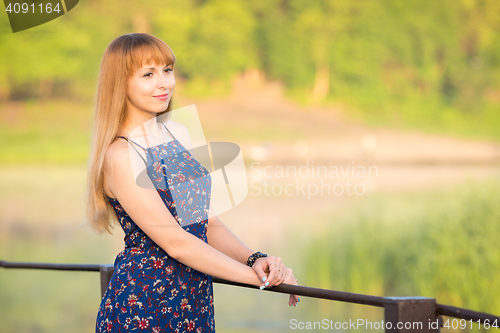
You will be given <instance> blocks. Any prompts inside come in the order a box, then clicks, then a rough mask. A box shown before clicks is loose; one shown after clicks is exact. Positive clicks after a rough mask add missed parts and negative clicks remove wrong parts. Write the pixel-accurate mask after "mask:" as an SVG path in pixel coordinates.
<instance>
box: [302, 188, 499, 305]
mask: <svg viewBox="0 0 500 333" xmlns="http://www.w3.org/2000/svg"><path fill="white" fill-rule="evenodd" d="M499 185H500V183H499V181H498V180H490V181H483V182H477V183H475V182H473V181H469V182H466V183H464V184H461V185H458V186H457V185H456V186H455V187H454V188H451V189H448V190H436V191H432V192H431V191H426V192H422V193H407V194H404V195H397V196H396V195H394V194H387V195H379V196H376V197H371V198H367V199H364V200H361V201H360V202H358V203H356V204H355V205H356V208H355V209H352V207H349V208H348V209H345V210H342V211H336V212H335V213H334V214H331V215H329V216H328V217H325V218H324V220H323V222H324V225H325V228H326V229H325V230H323V231H322V232H321V233H318V235H317V237H314V239H312V240H311V242H310V243H309V244H308V245H307V246H306V247H305V254H304V258H307V260H304V262H305V264H306V267H304V272H306V273H307V281H305V283H306V284H307V285H309V286H315V287H320V288H328V289H335V290H343V291H349V292H356V293H364V294H372V295H379V296H424V297H433V298H436V299H437V301H438V303H441V304H449V305H453V306H458V307H465V308H469V309H473V310H476V311H485V312H489V313H494V314H498V313H499V312H500V301H499V300H498V298H495V297H491V296H492V295H497V294H498V293H500V287H499V286H498V283H496V282H495V281H496V277H497V275H498V272H499V271H500V250H499V249H498V246H497V243H498V234H499V233H500V224H499V223H498V221H499V218H500V206H498V202H499V200H500V190H499V188H500V187H499Z"/></svg>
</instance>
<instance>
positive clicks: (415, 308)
mask: <svg viewBox="0 0 500 333" xmlns="http://www.w3.org/2000/svg"><path fill="white" fill-rule="evenodd" d="M0 267H3V268H29V269H49V270H65V271H68V270H69V271H91V272H99V274H100V278H101V297H102V296H104V293H105V291H106V289H107V288H108V284H109V281H110V279H111V276H112V275H113V272H114V268H113V265H92V264H51V263H29V262H8V261H3V260H0ZM213 282H215V283H221V284H228V285H233V286H239V287H245V288H252V289H259V287H257V286H253V285H249V284H245V283H238V282H233V281H228V280H224V279H220V278H216V277H213ZM264 290H267V291H271V292H276V293H283V294H294V295H298V296H306V297H311V298H319V299H328V300H332V301H340V302H347V303H356V304H364V305H370V306H376V307H381V308H384V320H385V326H384V327H383V328H384V329H385V332H391V333H392V332H398V333H399V332H417V331H418V332H419V333H420V332H421V333H427V332H439V331H440V328H441V327H443V318H442V316H448V317H453V318H458V319H464V320H466V321H469V322H470V324H471V325H472V323H473V322H474V323H478V324H479V325H481V326H483V327H484V324H485V323H488V326H491V325H494V324H496V325H497V326H500V317H498V316H494V315H492V314H488V313H483V312H476V311H472V310H468V309H463V308H458V307H454V306H449V305H443V304H438V303H437V302H436V299H435V298H427V297H381V296H371V295H364V294H356V293H350V292H345V291H337V290H329V289H320V288H311V287H305V286H294V285H288V284H281V285H278V286H274V287H271V288H266V289H264ZM418 323H420V324H421V325H420V326H419V325H418ZM408 324H409V325H408ZM415 325H416V327H415ZM468 327H470V326H468ZM342 328H343V329H347V328H348V327H345V328H344V327H342ZM471 328H472V327H471Z"/></svg>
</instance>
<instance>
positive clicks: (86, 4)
mask: <svg viewBox="0 0 500 333" xmlns="http://www.w3.org/2000/svg"><path fill="white" fill-rule="evenodd" d="M130 32H147V33H151V34H154V35H156V36H157V37H159V38H161V39H162V40H164V41H165V42H166V43H167V44H169V45H170V46H171V48H172V49H173V51H174V53H175V55H176V57H177V62H176V67H175V76H176V80H177V86H176V91H175V93H174V97H173V100H174V108H180V107H183V106H186V105H191V104H195V105H196V108H197V110H198V113H199V116H200V119H201V123H202V126H203V129H204V133H205V137H206V139H207V141H227V142H234V143H236V144H238V145H239V146H240V147H241V149H242V153H243V158H244V160H245V164H246V167H247V176H248V184H249V193H248V196H247V198H246V199H245V200H244V201H243V202H242V203H241V204H240V205H238V206H236V207H235V208H233V209H232V210H230V211H228V212H225V213H223V214H221V215H220V219H221V220H222V221H223V222H224V223H225V224H226V225H227V226H228V227H229V228H230V229H231V230H232V231H233V232H234V233H235V234H236V235H237V236H238V237H239V238H240V239H241V240H242V241H243V242H244V243H245V244H247V245H248V246H249V247H250V248H251V249H253V250H254V251H261V252H264V253H268V254H272V255H275V256H280V257H281V258H282V260H283V262H284V263H285V265H287V266H290V267H292V269H293V271H294V274H295V276H296V277H297V279H298V280H299V281H300V285H306V286H310V287H318V288H326V289H335V290H341V291H348V292H355V293H364V294H370V295H377V296H425V297H433V298H436V299H437V301H438V303H441V304H448V305H453V306H458V307H465V308H469V309H471V310H476V311H484V312H488V313H492V314H496V315H500V298H499V297H498V295H499V294H500V285H499V284H498V283H495V282H496V281H497V278H498V275H499V273H500V249H499V247H498V239H499V232H500V225H499V219H500V206H499V205H498V202H499V201H500V168H499V165H500V144H499V143H500V113H499V111H500V109H499V107H500V34H499V32H500V2H499V1H497V0H441V1H431V0H420V1H400V0H369V1H368V0H358V1H348V0H330V1H314V2H312V1H306V0H267V1H264V0H254V1H251V2H246V1H242V0H231V1H222V0H185V1H166V0H162V1H159V0H150V1H131V0H122V1H115V0H109V1H97V0H87V1H81V2H80V3H79V4H78V5H77V6H76V7H75V8H74V9H72V10H71V11H70V12H68V13H67V14H65V15H64V16H62V17H60V18H58V19H56V20H53V21H50V22H48V23H46V24H43V25H41V26H38V27H35V28H32V29H29V30H25V31H21V32H18V33H15V34H13V33H12V31H11V30H10V26H9V21H8V18H7V14H6V13H5V12H4V14H0V143H1V144H0V260H8V261H26V262H50V263H92V264H108V263H113V262H114V259H115V257H116V255H117V254H118V252H120V251H121V249H122V248H123V246H124V245H123V231H122V230H120V229H119V227H118V228H115V232H114V234H113V235H94V234H92V233H91V232H89V231H87V230H85V229H84V228H80V227H79V225H81V224H82V222H83V221H84V218H83V203H82V198H83V197H82V196H83V189H84V182H85V177H86V162H87V159H88V155H89V149H90V130H91V119H92V118H91V116H92V103H93V97H94V92H95V89H96V82H97V75H98V70H99V64H100V58H101V56H102V54H103V52H104V50H105V48H106V46H107V45H108V44H109V43H110V42H111V41H112V40H113V39H114V38H116V37H118V36H120V35H122V34H125V33H130ZM228 279H230V277H228ZM214 292H215V294H214V298H215V313H216V317H215V319H216V327H217V331H218V332H222V333H223V332H288V331H291V327H290V320H292V319H296V320H297V321H304V322H305V321H321V320H322V319H324V318H327V319H329V320H333V321H349V319H351V320H356V319H358V318H361V319H365V320H371V321H381V320H383V319H384V318H383V310H382V309H379V308H372V307H368V306H364V305H350V304H344V303H340V302H333V301H320V300H315V299H312V298H307V297H301V302H300V303H299V305H298V307H297V308H290V307H289V306H288V296H287V295H284V294H278V293H270V292H263V291H256V290H245V289H243V288H238V287H233V286H225V285H218V284H214ZM99 303H100V285H99V276H98V274H97V273H90V272H61V271H42V270H20V269H18V270H15V269H9V270H6V269H2V270H0V319H1V322H2V324H1V325H0V332H91V331H93V330H94V325H95V318H96V315H97V309H98V307H99ZM443 331H447V330H446V329H443ZM472 331H478V329H477V326H474V329H473V330H472Z"/></svg>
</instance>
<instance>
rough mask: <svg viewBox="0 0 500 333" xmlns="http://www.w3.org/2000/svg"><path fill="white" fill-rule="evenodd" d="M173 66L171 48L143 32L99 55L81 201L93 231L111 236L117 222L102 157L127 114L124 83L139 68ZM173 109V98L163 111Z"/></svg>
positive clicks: (125, 37) (126, 37) (124, 38)
mask: <svg viewBox="0 0 500 333" xmlns="http://www.w3.org/2000/svg"><path fill="white" fill-rule="evenodd" d="M151 63H154V64H155V65H156V66H160V65H163V64H167V65H168V64H171V65H172V69H173V66H174V64H175V55H174V53H173V51H172V49H171V48H170V47H169V46H168V45H167V44H166V43H165V42H164V41H162V40H161V39H159V38H157V37H155V36H152V35H150V34H146V33H130V34H126V35H123V36H120V37H118V38H116V39H115V40H113V41H112V42H111V43H110V44H109V45H108V47H107V48H106V50H105V51H104V54H103V56H102V60H101V67H100V71H99V78H98V83H97V91H96V94H95V99H94V106H93V110H94V115H93V124H92V128H93V130H92V140H91V142H92V145H91V149H90V157H89V160H88V164H87V169H88V172H87V182H86V189H85V198H84V210H85V215H86V216H85V219H86V224H87V225H88V226H90V227H91V229H93V230H94V231H95V232H97V233H99V234H102V233H103V232H107V233H109V234H111V229H112V228H113V227H114V226H115V225H116V224H117V223H118V219H117V216H116V213H115V211H114V209H113V207H112V206H111V205H110V203H109V201H108V200H107V198H106V194H105V192H104V171H103V165H104V156H105V153H106V150H107V149H108V147H109V145H110V144H111V143H112V142H113V140H114V139H115V137H116V136H117V135H118V133H119V131H120V128H121V126H122V122H123V121H124V119H125V115H126V98H127V84H128V80H129V78H130V77H131V76H132V75H133V74H134V73H135V71H136V70H138V69H140V68H142V66H144V65H147V64H151ZM170 110H172V99H171V100H170V103H169V104H168V107H167V109H166V110H165V111H163V112H161V113H159V114H158V115H161V114H164V113H166V112H168V111H170Z"/></svg>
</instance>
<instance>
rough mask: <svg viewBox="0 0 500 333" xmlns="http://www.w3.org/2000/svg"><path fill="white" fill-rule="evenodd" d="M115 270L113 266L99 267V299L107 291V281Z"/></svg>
mask: <svg viewBox="0 0 500 333" xmlns="http://www.w3.org/2000/svg"><path fill="white" fill-rule="evenodd" d="M114 270H115V268H114V267H113V265H99V274H100V275H101V298H102V297H104V293H105V292H106V289H108V285H109V280H111V276H112V275H113V272H114Z"/></svg>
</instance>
